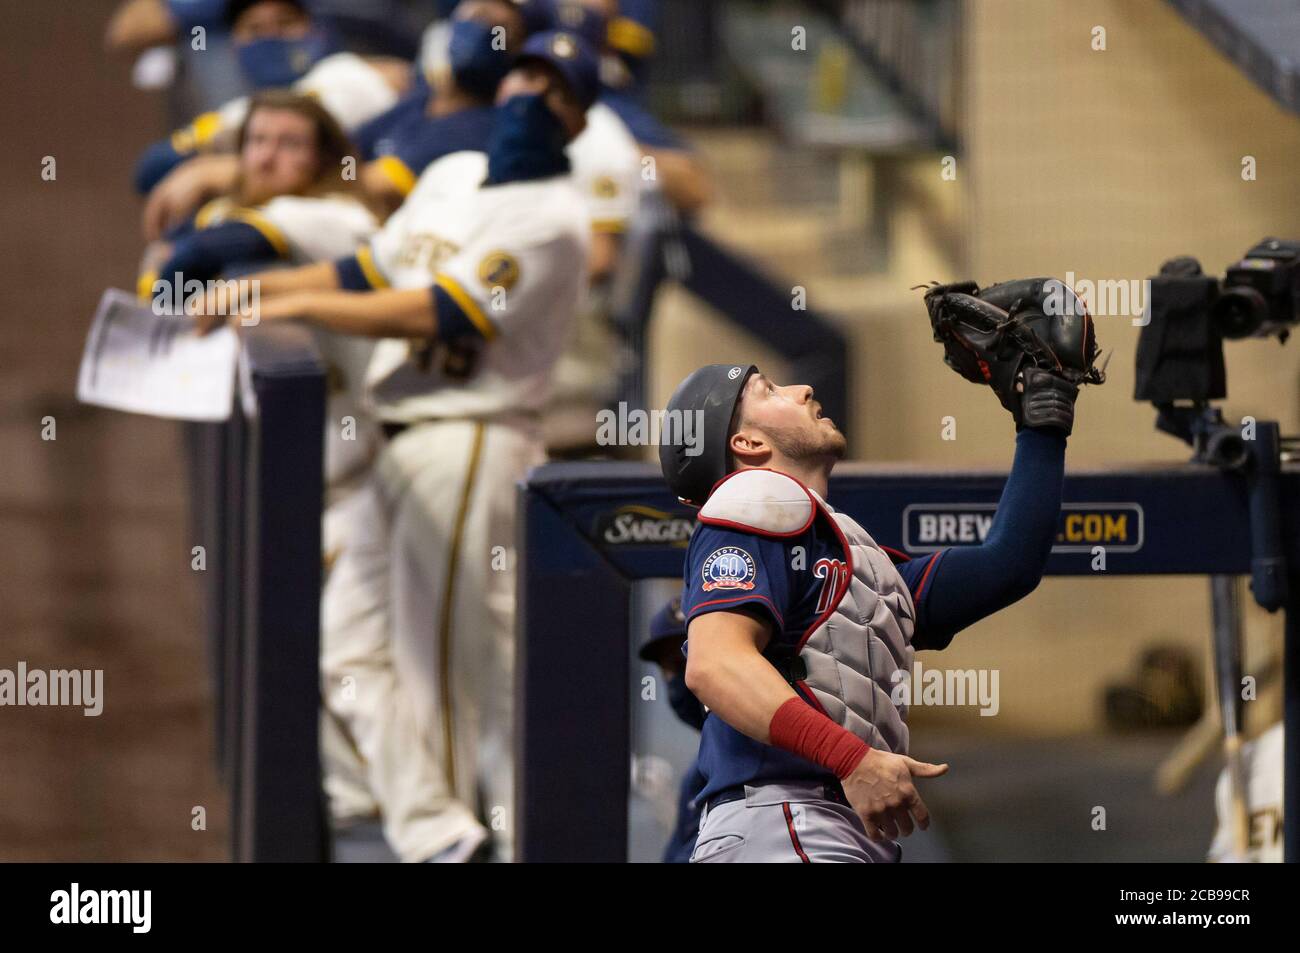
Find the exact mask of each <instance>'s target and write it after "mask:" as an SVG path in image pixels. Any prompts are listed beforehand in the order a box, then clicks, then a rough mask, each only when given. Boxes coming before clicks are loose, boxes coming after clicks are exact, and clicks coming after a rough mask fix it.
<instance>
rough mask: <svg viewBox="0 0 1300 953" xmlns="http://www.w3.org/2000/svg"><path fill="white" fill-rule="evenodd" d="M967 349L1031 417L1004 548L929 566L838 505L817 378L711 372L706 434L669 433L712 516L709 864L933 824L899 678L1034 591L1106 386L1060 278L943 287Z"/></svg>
mask: <svg viewBox="0 0 1300 953" xmlns="http://www.w3.org/2000/svg"><path fill="white" fill-rule="evenodd" d="M926 304H927V306H928V308H929V311H930V315H931V321H932V325H933V328H934V333H935V337H936V339H937V340H939V341H941V342H942V343H943V344H944V347H945V351H946V353H947V361H948V363H949V364H950V365H951V366H952V367H953V368H954V369H956V370H957V371H958V372H959V373H961V374H962V375H963V376H964V377H967V378H968V379H971V380H974V381H977V382H979V383H984V384H987V385H988V386H989V387H990V388H992V389H993V391H994V393H996V394H997V396H998V399H999V400H1000V401H1001V402H1002V404H1003V405H1004V406H1005V407H1007V409H1008V410H1009V411H1010V412H1011V414H1012V416H1013V418H1014V419H1015V422H1016V429H1017V436H1016V451H1015V462H1014V464H1013V466H1012V469H1011V475H1010V477H1009V478H1008V480H1007V483H1006V486H1005V488H1004V490H1003V493H1002V497H1001V499H1000V500H999V502H998V508H997V513H996V515H995V517H994V520H993V523H992V526H991V527H990V530H989V533H988V536H987V538H986V539H985V541H984V542H983V544H982V545H979V546H971V547H962V548H956V549H950V550H940V551H939V552H936V553H933V554H930V555H928V556H926V557H924V558H918V559H909V558H908V557H906V556H905V555H903V554H901V553H898V552H895V551H892V550H887V549H885V548H884V547H882V546H880V545H879V544H877V543H876V541H875V540H874V539H872V537H871V535H870V534H869V533H868V532H867V531H866V530H865V529H864V528H863V527H861V526H859V525H858V524H857V523H856V522H854V520H853V519H851V518H850V517H848V516H846V515H845V514H843V513H838V512H836V511H835V510H834V509H833V508H832V507H831V506H830V504H829V503H828V502H827V501H826V496H827V487H828V483H829V477H830V473H831V470H832V468H833V467H834V466H835V463H836V462H837V461H838V460H839V459H840V458H841V457H842V456H843V455H844V452H845V440H844V436H843V434H841V433H840V431H839V430H838V428H837V427H836V426H835V423H834V421H832V420H831V419H830V418H828V417H825V416H824V415H823V414H822V411H821V405H820V404H819V403H818V402H817V400H816V399H815V397H814V394H813V390H812V388H811V387H808V386H806V385H790V386H780V385H777V384H776V383H774V382H773V381H771V380H770V379H769V378H767V377H766V376H765V375H764V374H762V373H761V372H760V371H759V370H758V369H757V368H756V367H754V366H753V365H748V366H746V365H743V364H739V365H719V364H715V365H710V366H708V367H703V368H700V369H699V370H697V371H696V372H695V373H693V374H691V375H690V376H689V377H688V378H686V380H685V381H683V382H682V384H681V385H680V386H679V387H678V388H677V391H676V392H675V393H674V394H673V396H672V399H671V400H670V402H669V407H668V409H669V410H670V411H673V410H677V411H681V412H683V413H698V414H699V415H700V416H699V417H697V418H696V419H697V420H699V421H700V423H701V425H702V434H703V440H702V443H697V444H696V445H694V446H690V447H687V446H683V445H675V444H673V443H669V442H665V443H663V444H661V446H660V451H659V452H660V463H661V465H662V468H663V473H664V478H665V480H666V481H667V482H668V484H669V486H670V487H672V489H673V491H674V492H675V493H676V494H677V495H678V496H679V497H680V498H681V499H683V500H684V501H686V502H688V503H691V504H693V505H695V506H698V507H699V508H700V510H699V519H698V524H697V526H696V529H695V532H694V534H693V535H692V537H691V541H690V546H689V549H688V552H687V558H686V569H685V591H684V594H683V599H682V607H683V610H684V615H685V617H686V620H687V662H686V681H687V685H688V686H689V688H690V689H691V691H692V692H693V693H694V694H695V695H696V696H697V697H698V698H699V699H700V701H701V702H702V703H703V704H704V705H705V706H706V707H707V710H708V716H707V718H706V720H705V723H704V728H703V731H702V734H701V740H700V752H699V758H698V768H699V772H700V774H701V776H702V778H703V781H704V785H703V788H702V790H701V791H700V793H699V795H698V796H697V802H698V803H699V804H701V805H702V806H703V811H702V816H701V821H700V829H699V835H698V838H697V840H696V846H695V850H694V853H693V854H692V857H691V860H692V862H768V861H770V862H789V863H811V862H813V861H818V862H858V863H872V862H890V861H896V860H898V859H899V857H900V856H901V854H902V849H901V847H900V846H899V845H898V843H897V842H896V838H898V837H900V836H906V835H908V834H910V833H912V831H913V830H914V829H915V826H918V825H919V826H920V827H922V828H925V827H927V826H928V824H929V813H928V811H927V809H926V806H925V803H924V802H923V801H922V799H921V795H920V793H919V792H918V791H917V787H916V779H917V778H934V777H938V776H939V775H942V774H944V773H945V772H946V771H947V770H948V768H947V765H936V764H928V763H925V762H922V761H917V760H914V759H913V758H911V757H910V756H909V736H908V726H907V705H906V703H905V699H902V698H899V700H897V701H896V700H895V697H896V695H898V693H896V692H895V686H896V685H897V683H898V682H899V681H900V680H901V679H903V678H904V677H906V676H908V675H909V674H910V671H911V668H912V660H913V656H914V653H915V652H916V650H918V649H942V648H944V647H946V646H947V645H948V644H949V642H951V640H952V638H953V636H954V635H956V634H957V633H958V632H960V631H961V630H962V629H964V628H966V627H967V626H969V625H971V624H973V623H975V622H977V621H979V620H980V619H982V618H985V617H986V616H988V615H990V614H992V613H994V612H996V611H998V610H999V609H1002V608H1004V607H1005V606H1008V605H1010V604H1011V603H1013V602H1015V601H1017V600H1018V599H1021V598H1023V597H1024V596H1026V595H1028V594H1029V592H1031V591H1032V590H1033V589H1034V588H1035V587H1036V586H1037V585H1038V582H1039V580H1040V579H1041V578H1042V573H1043V567H1044V564H1045V563H1046V560H1047V557H1048V554H1049V552H1050V550H1051V547H1052V541H1053V537H1054V535H1055V531H1056V519H1057V515H1058V513H1059V510H1060V506H1061V485H1062V480H1063V474H1064V466H1065V445H1066V438H1067V436H1068V435H1069V433H1070V432H1071V429H1072V427H1073V423H1074V404H1075V399H1076V397H1077V396H1078V389H1079V384H1081V383H1084V382H1088V381H1092V382H1098V383H1099V382H1100V381H1101V378H1102V375H1101V373H1100V371H1098V370H1095V369H1094V367H1093V361H1094V359H1095V357H1096V342H1095V337H1094V331H1093V326H1092V319H1091V317H1090V316H1089V315H1088V313H1087V311H1086V309H1085V308H1084V307H1083V305H1082V304H1081V303H1080V302H1079V301H1078V299H1077V298H1076V297H1075V296H1074V295H1073V293H1072V292H1069V291H1068V290H1066V289H1064V286H1061V285H1059V283H1055V282H1050V281H1045V280H1044V279H1032V280H1028V281H1020V282H1008V283H1006V284H1000V285H994V286H992V287H990V288H987V289H985V290H984V291H980V290H979V289H978V288H977V286H976V285H974V284H972V283H964V284H960V285H946V286H939V287H935V288H932V289H930V290H929V291H928V292H927V293H926Z"/></svg>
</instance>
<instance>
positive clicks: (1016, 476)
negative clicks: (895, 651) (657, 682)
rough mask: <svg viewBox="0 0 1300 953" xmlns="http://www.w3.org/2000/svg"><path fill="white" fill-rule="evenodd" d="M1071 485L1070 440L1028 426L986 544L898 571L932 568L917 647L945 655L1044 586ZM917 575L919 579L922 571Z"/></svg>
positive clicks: (919, 610) (1018, 440) (946, 552)
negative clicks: (1066, 487)
mask: <svg viewBox="0 0 1300 953" xmlns="http://www.w3.org/2000/svg"><path fill="white" fill-rule="evenodd" d="M1064 479H1065V436H1064V435H1063V434H1061V433H1060V432H1058V431H1055V430H1049V429H1041V430H1035V429H1033V428H1029V427H1026V428H1025V429H1024V430H1022V431H1020V433H1019V434H1018V435H1017V437H1016V457H1015V462H1014V463H1013V464H1012V466H1011V475H1010V476H1009V477H1008V478H1007V482H1006V486H1005V487H1003V489H1002V498H1001V499H1000V500H999V501H998V509H997V513H996V515H995V516H994V517H993V525H992V526H991V527H990V529H989V534H988V537H987V538H986V539H985V540H984V542H983V543H982V544H981V545H979V546H960V547H955V548H953V549H946V550H942V551H940V552H939V553H936V554H935V555H934V556H933V557H930V558H927V559H925V560H916V559H913V560H911V561H909V562H907V563H903V564H902V565H901V566H899V567H898V568H899V572H903V569H904V567H906V566H910V565H911V564H912V563H916V562H927V563H929V564H930V565H929V569H928V570H924V569H923V570H919V573H920V575H919V576H918V577H917V578H918V581H923V582H924V588H923V589H922V590H921V597H920V599H919V600H917V599H916V590H915V589H914V590H913V598H914V600H915V601H917V602H918V605H917V626H916V636H915V638H914V639H913V644H914V645H915V646H916V647H917V648H918V649H942V648H945V647H946V646H947V645H948V643H949V642H951V641H952V638H953V636H954V635H956V634H957V633H958V632H960V631H961V630H962V629H964V628H966V627H967V626H969V625H972V624H974V623H976V622H978V621H979V620H980V619H983V618H985V617H987V616H990V615H992V614H993V613H994V612H997V611H998V610H1000V609H1004V608H1006V607H1007V606H1009V605H1011V604H1012V603H1013V602H1016V601H1018V600H1020V599H1023V598H1024V597H1025V596H1027V595H1028V594H1029V593H1030V592H1032V591H1033V590H1034V589H1035V587H1037V585H1038V583H1039V582H1040V581H1041V580H1042V578H1043V570H1044V569H1045V568H1046V566H1047V558H1048V556H1049V555H1051V552H1052V543H1053V542H1054V540H1055V537H1056V523H1057V517H1058V515H1059V514H1060V511H1061V490H1062V486H1063V483H1064ZM910 572H911V574H912V575H914V576H915V575H916V574H917V573H918V570H910ZM903 578H904V579H908V574H907V573H904V575H903ZM908 584H909V586H910V585H912V582H911V580H910V579H908ZM922 606H924V610H923V609H922ZM923 611H924V614H922V612H923Z"/></svg>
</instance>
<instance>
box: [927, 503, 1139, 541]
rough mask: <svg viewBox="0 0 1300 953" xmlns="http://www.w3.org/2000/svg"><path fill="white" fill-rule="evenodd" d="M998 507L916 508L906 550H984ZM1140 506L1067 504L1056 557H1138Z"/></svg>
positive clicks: (1061, 518) (940, 505) (943, 505)
mask: <svg viewBox="0 0 1300 953" xmlns="http://www.w3.org/2000/svg"><path fill="white" fill-rule="evenodd" d="M997 509H998V508H997V504H996V503H913V504H911V505H910V506H907V507H905V508H904V509H903V548H904V549H905V550H907V552H909V553H931V552H934V551H935V550H936V549H947V548H949V547H953V546H978V545H980V544H981V543H982V542H984V540H985V538H986V537H987V536H988V534H989V530H990V529H992V527H993V515H994V514H995V513H996V512H997ZM1144 531H1145V527H1144V521H1143V515H1142V507H1141V506H1140V505H1139V504H1137V503H1066V504H1064V505H1063V506H1062V507H1061V514H1060V516H1059V517H1058V518H1057V522H1056V543H1055V545H1053V546H1052V552H1054V553H1086V552H1091V551H1092V549H1093V547H1095V546H1104V547H1105V548H1106V549H1108V550H1111V551H1112V552H1121V553H1133V552H1137V551H1138V550H1139V549H1141V548H1142V542H1143V539H1144V535H1143V534H1144Z"/></svg>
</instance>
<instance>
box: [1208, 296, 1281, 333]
mask: <svg viewBox="0 0 1300 953" xmlns="http://www.w3.org/2000/svg"><path fill="white" fill-rule="evenodd" d="M1211 313H1212V315H1213V317H1214V323H1215V325H1216V326H1217V327H1218V329H1219V333H1220V334H1222V335H1223V336H1224V337H1225V338H1232V339H1237V338H1248V337H1250V336H1251V335H1254V334H1257V333H1258V332H1259V330H1260V328H1261V327H1263V326H1264V324H1265V322H1267V321H1268V317H1269V315H1268V302H1267V301H1265V300H1264V296H1263V295H1262V294H1260V293H1259V292H1258V291H1256V290H1255V289H1254V288H1250V287H1243V286H1238V287H1236V288H1229V289H1227V290H1226V291H1224V292H1223V294H1221V295H1219V300H1217V301H1215V302H1214V307H1213V309H1212V312H1211Z"/></svg>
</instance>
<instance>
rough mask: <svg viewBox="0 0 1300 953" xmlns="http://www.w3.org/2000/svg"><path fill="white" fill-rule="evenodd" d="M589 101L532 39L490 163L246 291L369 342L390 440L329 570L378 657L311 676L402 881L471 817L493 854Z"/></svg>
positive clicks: (368, 654)
mask: <svg viewBox="0 0 1300 953" xmlns="http://www.w3.org/2000/svg"><path fill="white" fill-rule="evenodd" d="M596 89H597V82H596V68H595V58H594V56H592V55H591V53H590V51H589V50H586V49H584V46H583V43H582V41H581V39H580V38H578V37H576V36H573V35H570V34H566V33H563V32H552V33H540V34H537V35H536V36H534V37H532V38H530V39H529V40H528V42H527V43H526V44H525V46H524V47H523V49H522V51H521V54H520V57H519V60H518V62H517V64H516V66H515V67H514V69H512V70H511V72H510V73H509V74H508V75H507V76H506V78H505V79H504V80H503V82H502V84H501V88H500V90H499V92H498V103H499V106H498V110H497V117H496V121H495V123H494V126H493V130H492V136H491V139H490V142H489V144H488V149H487V152H486V154H484V153H477V152H462V153H456V154H454V155H451V156H447V157H446V158H444V159H441V160H439V161H438V162H436V163H434V164H433V165H432V166H430V167H429V168H428V169H427V170H426V171H425V172H424V174H423V175H422V176H421V179H420V182H419V183H418V184H417V186H416V188H415V190H414V191H413V192H412V193H411V196H410V198H409V199H408V200H407V201H406V202H405V203H404V204H403V206H402V208H401V209H400V210H399V211H398V212H397V214H395V215H394V216H393V217H392V218H391V219H389V221H388V223H387V224H386V225H385V227H384V229H383V230H382V231H381V232H380V233H379V235H378V236H377V237H376V238H375V240H374V241H373V242H372V243H371V244H370V245H369V246H367V247H364V248H363V249H362V250H361V251H359V252H358V253H357V254H356V255H355V256H352V257H350V258H347V259H344V260H343V261H340V262H338V263H337V264H335V265H314V266H308V267H306V268H301V269H295V270H292V271H287V272H274V273H270V274H267V275H265V276H261V280H262V281H263V288H262V294H263V303H262V309H261V318H262V320H264V321H265V320H285V319H303V320H307V321H310V322H311V323H313V324H316V325H319V326H321V327H326V328H330V329H332V330H336V331H341V332H344V333H350V334H360V335H370V336H375V337H381V338H385V339H386V340H382V341H381V342H380V343H379V345H378V346H377V348H376V351H375V356H374V359H373V360H372V363H371V367H370V370H369V375H368V376H369V381H368V383H369V393H370V396H371V400H372V403H373V405H374V408H375V413H376V415H377V416H378V417H379V419H380V420H381V421H383V422H384V424H385V429H386V431H387V433H388V436H389V441H388V443H387V444H386V446H385V447H384V449H383V451H382V452H381V454H380V457H379V459H378V461H377V463H376V465H375V467H374V473H373V475H372V478H371V479H370V481H369V482H368V483H367V486H366V488H365V490H363V491H362V493H363V495H362V496H361V499H360V502H359V503H358V510H359V511H361V512H360V515H359V516H358V517H357V518H354V519H353V520H351V521H350V522H351V525H352V526H353V527H360V528H364V529H365V530H367V531H368V532H367V533H366V535H365V536H364V538H363V537H362V536H361V534H359V533H358V534H357V536H356V537H355V538H354V537H352V536H351V534H350V535H349V539H348V542H347V547H348V549H349V550H351V551H352V552H351V553H350V556H349V559H348V562H347V563H346V564H342V563H341V561H340V563H336V564H335V566H334V567H333V568H332V570H331V574H334V573H337V572H339V571H340V568H341V565H346V571H347V572H348V573H349V574H350V578H349V580H348V582H347V584H346V585H340V586H339V587H338V589H337V590H336V591H338V592H340V593H342V592H343V591H345V590H346V591H347V592H348V598H347V600H346V601H347V605H348V611H351V612H354V613H357V614H358V615H363V616H374V615H379V616H382V617H383V618H385V621H386V625H385V627H384V633H385V637H384V638H383V640H382V641H380V642H377V643H376V642H368V641H367V639H368V638H370V636H371V634H372V633H373V631H374V629H373V627H371V626H368V625H363V626H359V627H358V628H357V631H359V632H361V633H363V635H364V637H363V638H358V639H354V638H353V637H352V635H351V632H350V630H348V629H347V628H346V627H341V626H335V625H331V626H329V627H327V629H326V631H325V635H326V637H327V638H331V639H333V638H335V637H336V636H339V637H341V638H342V640H343V641H342V643H341V644H334V645H331V646H329V647H327V649H326V651H325V652H324V655H325V658H326V660H327V661H326V667H327V670H326V671H325V672H324V675H325V677H326V678H327V680H328V685H329V689H328V694H327V698H326V704H327V706H328V707H329V709H330V710H331V711H332V712H334V713H335V714H336V715H338V717H339V718H340V719H341V720H342V721H343V722H344V723H346V724H347V726H348V729H349V731H350V733H351V735H352V737H353V738H354V739H355V741H356V743H357V746H358V749H359V751H360V752H361V754H362V755H363V757H364V758H365V761H366V765H367V770H368V772H369V778H370V781H371V785H372V789H373V791H374V793H375V796H376V798H377V800H378V801H379V803H380V806H381V809H382V810H383V812H384V824H385V833H386V836H387V837H388V838H389V840H390V842H391V843H392V845H393V847H394V849H395V850H396V851H397V852H398V854H399V855H400V856H401V857H402V858H403V859H404V860H429V859H433V860H440V861H459V860H465V859H467V858H469V857H470V856H471V855H473V854H474V852H475V851H476V850H477V849H478V848H479V846H480V845H481V844H482V843H483V841H484V840H485V838H486V837H487V836H488V835H487V830H486V829H485V826H484V823H482V822H481V821H480V819H479V818H478V817H477V816H476V811H475V808H476V807H477V806H478V805H479V803H480V802H481V803H482V804H483V811H482V814H483V817H484V820H485V821H487V822H488V823H490V824H492V826H493V828H494V829H496V830H498V831H499V833H500V835H501V840H502V841H503V842H504V843H503V847H504V848H505V849H506V850H508V845H509V833H510V831H509V825H510V820H511V819H510V817H509V809H510V804H511V789H510V785H511V777H512V769H511V755H512V745H511V734H510V709H511V693H512V677H511V671H512V665H513V655H514V636H513V615H514V571H513V570H514V566H513V559H514V556H513V553H512V552H511V547H512V546H513V542H514V528H513V527H514V518H515V483H516V481H517V480H518V479H519V478H521V477H522V476H523V474H524V473H525V472H526V470H527V469H528V468H529V467H530V466H532V465H534V464H537V463H539V462H541V460H542V459H543V457H544V454H543V448H542V445H541V442H540V438H539V435H538V428H537V423H536V412H537V409H538V408H539V406H540V405H541V402H542V401H543V400H544V399H545V395H546V389H547V384H548V380H549V376H550V373H551V369H552V367H553V365H554V363H555V360H556V358H557V357H558V355H559V353H560V350H561V348H562V347H563V346H564V342H565V339H566V336H567V331H568V328H569V325H570V323H571V321H572V318H573V315H574V313H575V311H576V310H577V308H578V307H579V305H580V303H581V299H582V295H583V291H584V288H585V285H586V260H587V244H588V234H589V229H588V221H587V212H586V209H585V206H584V203H583V201H582V198H581V196H580V195H579V194H578V192H577V191H576V190H575V189H574V187H573V184H572V181H571V179H570V176H569V174H568V173H569V161H568V158H567V156H566V154H565V147H566V145H567V144H568V143H569V142H570V141H572V139H573V138H574V137H575V136H576V135H577V134H578V133H579V132H580V131H581V129H582V127H583V123H584V118H583V117H584V114H585V112H586V110H587V108H588V107H589V106H590V105H591V102H592V101H593V99H594V98H595V95H596ZM312 289H314V290H312ZM363 289H368V290H363ZM213 324H215V321H214V319H211V318H207V319H204V325H205V326H211V325H213Z"/></svg>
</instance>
